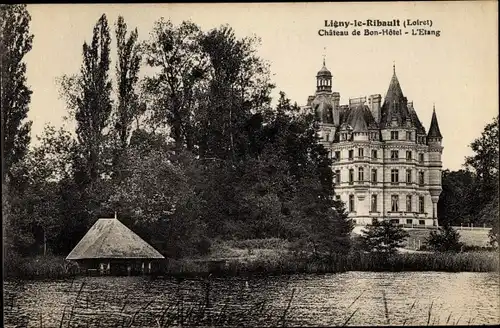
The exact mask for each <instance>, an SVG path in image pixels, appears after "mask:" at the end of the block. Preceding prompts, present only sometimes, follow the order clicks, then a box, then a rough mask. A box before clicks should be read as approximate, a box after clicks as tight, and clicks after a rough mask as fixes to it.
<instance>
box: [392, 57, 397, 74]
mask: <svg viewBox="0 0 500 328" xmlns="http://www.w3.org/2000/svg"><path fill="white" fill-rule="evenodd" d="M392 73H393V74H394V75H396V61H395V60H393V61H392Z"/></svg>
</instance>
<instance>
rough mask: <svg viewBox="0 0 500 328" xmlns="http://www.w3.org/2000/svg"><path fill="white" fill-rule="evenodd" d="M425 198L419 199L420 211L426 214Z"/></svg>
mask: <svg viewBox="0 0 500 328" xmlns="http://www.w3.org/2000/svg"><path fill="white" fill-rule="evenodd" d="M424 205H425V203H424V196H420V197H418V211H419V212H420V213H424Z"/></svg>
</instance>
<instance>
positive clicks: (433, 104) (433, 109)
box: [432, 102, 436, 112]
mask: <svg viewBox="0 0 500 328" xmlns="http://www.w3.org/2000/svg"><path fill="white" fill-rule="evenodd" d="M432 111H433V112H435V111H436V103H435V102H433V103H432Z"/></svg>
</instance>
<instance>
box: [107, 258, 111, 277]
mask: <svg viewBox="0 0 500 328" xmlns="http://www.w3.org/2000/svg"><path fill="white" fill-rule="evenodd" d="M107 271H108V274H111V263H110V262H109V261H108V270H107Z"/></svg>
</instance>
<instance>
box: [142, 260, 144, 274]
mask: <svg viewBox="0 0 500 328" xmlns="http://www.w3.org/2000/svg"><path fill="white" fill-rule="evenodd" d="M142 274H144V262H142Z"/></svg>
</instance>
